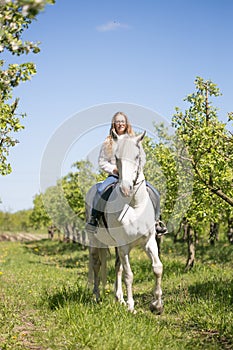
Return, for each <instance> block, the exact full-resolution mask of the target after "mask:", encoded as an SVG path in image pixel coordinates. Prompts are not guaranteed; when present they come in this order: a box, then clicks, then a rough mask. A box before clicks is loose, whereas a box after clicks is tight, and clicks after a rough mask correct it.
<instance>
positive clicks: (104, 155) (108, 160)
mask: <svg viewBox="0 0 233 350" xmlns="http://www.w3.org/2000/svg"><path fill="white" fill-rule="evenodd" d="M113 132H115V133H116V134H117V135H118V136H119V137H121V136H122V135H125V134H127V135H129V136H134V135H135V134H134V131H133V129H132V126H131V124H130V122H129V119H128V117H127V116H126V114H125V113H123V112H117V113H115V114H114V116H113V118H112V123H111V128H110V131H109V135H108V136H107V138H106V139H105V141H104V143H103V145H102V147H101V150H100V154H99V167H100V169H101V170H104V171H105V172H106V173H108V174H109V175H108V177H107V178H106V180H105V181H103V182H102V183H98V184H97V185H96V194H95V196H94V199H93V203H92V212H91V218H90V221H89V222H88V223H87V225H86V229H87V230H88V231H91V232H93V233H94V232H96V231H97V227H98V221H99V218H100V216H101V215H102V213H103V211H104V205H105V201H106V200H107V198H106V197H104V195H103V193H104V192H105V190H106V188H108V187H109V186H111V185H113V184H114V183H116V182H117V181H118V175H119V173H118V169H117V166H116V159H115V143H114V142H113V137H112V133H113ZM147 189H148V192H149V195H150V197H151V200H152V203H156V208H155V218H156V222H155V228H156V233H157V234H158V235H164V234H166V233H167V229H166V227H165V225H164V224H163V223H162V222H161V221H160V220H159V217H160V206H159V205H158V203H160V195H159V192H158V191H157V190H156V189H155V188H154V187H153V186H152V185H151V184H150V183H148V182H147ZM153 197H154V198H153Z"/></svg>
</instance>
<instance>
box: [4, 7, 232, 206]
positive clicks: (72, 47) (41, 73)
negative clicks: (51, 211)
mask: <svg viewBox="0 0 233 350" xmlns="http://www.w3.org/2000/svg"><path fill="white" fill-rule="evenodd" d="M232 15H233V2H232V0H204V1H203V0H202V1H201V0H195V1H194V0H189V1H187V0H186V1H185V0H145V1H139V0H136V1H135V0H134V1H133V0H118V1H112V0H105V1H102V0H57V2H56V4H55V5H53V6H51V5H50V6H47V7H46V9H45V11H44V12H43V13H41V14H40V15H39V16H38V19H37V21H36V22H34V23H33V24H32V25H31V27H30V28H29V30H28V31H27V32H25V35H24V38H25V39H30V40H33V41H37V40H38V41H41V45H40V47H41V52H40V53H39V54H37V55H28V56H25V57H21V58H20V59H19V60H20V61H21V62H22V61H33V62H35V63H36V66H37V75H36V76H34V77H33V78H32V80H31V81H30V82H27V83H25V84H21V85H20V86H19V87H18V88H17V89H16V90H15V92H14V94H15V96H18V97H20V108H19V110H20V111H22V112H26V113H27V118H25V119H24V125H25V130H23V131H22V132H21V133H20V134H18V135H17V137H18V139H19V140H20V143H19V144H18V145H17V147H15V148H14V149H12V150H11V154H10V158H9V160H10V162H11V164H12V167H13V172H12V174H10V175H8V176H5V177H1V181H0V198H1V199H2V204H1V205H0V210H6V211H11V212H13V211H17V210H21V209H29V208H31V207H32V201H33V197H34V196H35V194H37V193H39V192H40V190H41V187H40V169H41V161H42V159H43V154H44V152H45V151H46V147H47V145H48V143H49V141H50V140H51V138H52V137H53V135H54V133H56V130H57V129H59V128H62V125H63V123H65V122H66V121H67V120H69V119H70V118H72V116H74V115H76V114H77V113H79V112H80V111H85V110H86V109H89V108H92V107H93V106H99V105H102V104H109V103H125V104H135V105H139V106H144V107H145V108H148V109H150V110H152V111H155V112H157V113H158V114H159V115H162V116H164V118H166V120H171V117H172V115H173V113H174V109H175V106H179V107H181V108H182V109H184V108H185V107H188V106H187V105H186V104H184V102H183V98H184V97H185V96H186V95H187V94H189V93H191V92H193V91H194V80H195V77H196V76H201V77H203V78H204V79H211V80H212V81H213V82H214V83H216V84H217V85H218V87H219V88H220V90H221V92H222V93H223V96H221V97H219V98H218V99H216V100H215V101H214V105H215V106H217V107H218V108H219V109H220V111H219V116H220V118H221V119H222V120H224V119H225V118H226V114H227V112H230V111H232V110H233V106H232V85H233V83H232V82H233V69H232V62H233V45H232V44H233V42H232V41H233V24H232ZM2 56H3V58H6V59H7V60H8V61H9V60H11V61H12V62H15V61H17V60H18V59H17V58H15V57H9V56H8V55H5V54H3V55H2ZM111 117H112V114H111V112H110V113H109V118H108V119H109V122H110V119H111ZM90 118H92V119H91V120H92V121H93V126H95V125H96V124H98V122H100V123H101V122H102V121H101V116H98V113H94V114H93V115H92V116H90ZM143 118H145V117H144V116H142V120H141V121H140V123H141V126H142V127H143V123H144V120H143ZM130 120H131V122H132V123H135V122H136V121H135V120H134V116H133V115H130ZM85 122H86V120H83V118H82V113H81V114H80V118H79V119H78V123H80V127H81V125H85ZM108 127H109V126H108V125H104V127H103V128H102V129H98V128H96V129H95V130H96V132H94V133H92V134H89V137H90V139H89V140H88V138H87V139H85V138H81V139H80V140H79V143H78V144H77V145H76V146H77V147H76V148H75V149H73V154H72V155H71V154H70V155H69V154H68V155H67V157H66V161H67V164H66V167H65V171H66V170H67V169H68V167H69V162H70V163H72V162H73V161H75V160H80V159H82V158H83V157H84V156H85V155H86V154H88V153H89V152H92V150H93V147H94V148H95V145H93V140H94V141H95V143H96V145H99V144H100V143H101V142H102V140H103V139H104V138H105V135H106V133H107V132H108ZM91 141H92V143H91ZM88 147H89V148H90V149H88ZM71 148H72V147H71ZM71 153H72V152H71Z"/></svg>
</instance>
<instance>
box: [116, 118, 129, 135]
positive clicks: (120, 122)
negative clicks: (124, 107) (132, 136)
mask: <svg viewBox="0 0 233 350" xmlns="http://www.w3.org/2000/svg"><path fill="white" fill-rule="evenodd" d="M114 126H115V130H116V132H117V134H118V135H123V134H125V132H126V128H127V124H126V119H125V117H124V116H123V115H122V114H118V115H117V116H116V117H115V120H114Z"/></svg>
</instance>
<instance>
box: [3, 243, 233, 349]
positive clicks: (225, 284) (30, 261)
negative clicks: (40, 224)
mask: <svg viewBox="0 0 233 350" xmlns="http://www.w3.org/2000/svg"><path fill="white" fill-rule="evenodd" d="M162 251H163V254H162V261H163V264H164V276H163V284H162V288H163V299H164V307H165V310H164V314H163V315H161V316H155V315H154V314H152V313H151V312H150V311H149V302H150V300H151V295H152V294H151V293H152V288H153V282H152V281H153V272H152V269H151V264H150V262H149V259H148V258H147V257H146V255H145V254H144V253H143V252H141V250H139V249H135V250H133V251H132V256H131V263H132V269H133V272H134V276H135V278H134V291H135V302H136V309H137V314H136V315H133V314H131V313H129V312H127V311H126V308H125V307H124V305H119V304H117V303H116V302H115V298H114V291H113V290H114V285H113V281H114V277H115V274H114V258H113V257H114V254H113V255H112V257H111V259H110V260H109V279H108V288H107V290H106V292H105V294H103V295H102V302H101V303H99V304H96V303H95V302H94V300H93V298H92V293H91V292H90V291H89V290H88V289H87V284H86V280H87V267H88V250H83V249H81V247H80V246H79V245H77V244H67V243H61V242H58V241H49V240H42V241H40V242H29V243H26V244H24V245H22V244H18V243H12V242H2V244H1V247H0V260H1V269H0V285H1V299H0V307H1V315H0V330H1V331H0V347H1V348H2V349H7V348H9V349H18V350H20V349H26V348H32V349H33V348H44V349H100V348H101V349H106V350H108V349H109V350H110V349H122V350H125V349H154V348H156V349H158V350H159V349H174V350H178V349H215V350H220V349H231V348H232V346H233V338H232V334H233V329H232V317H233V310H232V292H233V285H232V263H231V262H232V258H233V257H232V249H231V247H226V246H225V242H224V241H220V242H219V243H218V245H217V246H216V247H215V248H213V247H209V246H207V245H206V244H205V243H204V244H203V245H201V246H200V248H199V250H198V261H197V264H196V265H195V267H194V269H193V270H192V271H191V272H189V273H184V271H183V264H184V261H185V259H186V258H185V254H186V252H185V249H184V246H183V245H174V243H173V242H172V241H171V240H170V239H166V240H165V241H164V243H163V249H162ZM16 290H17V293H16V292H15V291H16Z"/></svg>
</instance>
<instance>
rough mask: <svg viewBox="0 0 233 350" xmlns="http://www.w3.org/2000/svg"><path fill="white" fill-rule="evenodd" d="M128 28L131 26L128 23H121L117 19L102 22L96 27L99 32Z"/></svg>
mask: <svg viewBox="0 0 233 350" xmlns="http://www.w3.org/2000/svg"><path fill="white" fill-rule="evenodd" d="M127 28H129V25H128V24H124V23H120V22H117V21H110V22H107V23H106V24H102V25H101V26H98V27H96V29H97V30H98V31H99V32H109V31H112V30H116V29H127Z"/></svg>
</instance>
